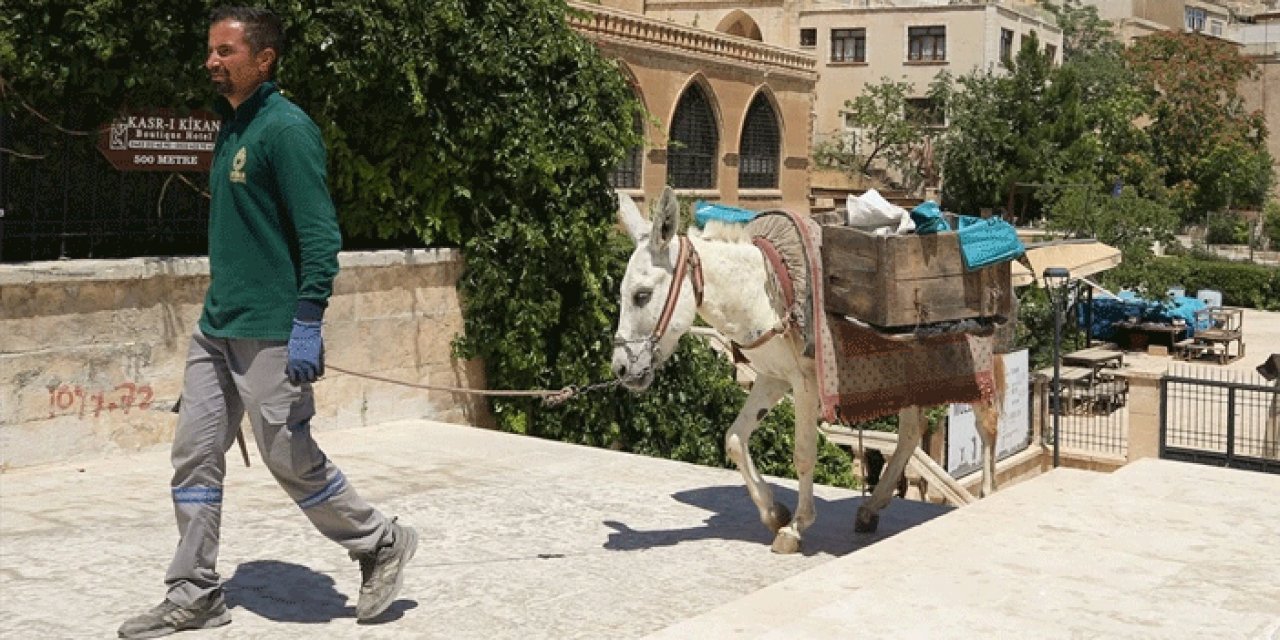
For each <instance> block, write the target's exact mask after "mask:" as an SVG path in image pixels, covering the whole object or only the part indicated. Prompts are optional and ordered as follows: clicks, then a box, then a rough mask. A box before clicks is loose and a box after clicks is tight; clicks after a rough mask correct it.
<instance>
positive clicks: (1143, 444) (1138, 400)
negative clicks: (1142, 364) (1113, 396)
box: [1125, 372, 1162, 462]
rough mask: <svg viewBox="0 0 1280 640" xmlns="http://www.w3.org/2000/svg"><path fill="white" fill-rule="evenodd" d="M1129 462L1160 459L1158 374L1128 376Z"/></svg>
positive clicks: (1135, 373) (1129, 374) (1130, 374)
mask: <svg viewBox="0 0 1280 640" xmlns="http://www.w3.org/2000/svg"><path fill="white" fill-rule="evenodd" d="M1125 377H1126V378H1127V379H1128V380H1129V462H1133V461H1134V460H1139V459H1142V458H1158V457H1160V378H1161V377H1162V376H1161V374H1158V373H1138V372H1133V373H1128V374H1125Z"/></svg>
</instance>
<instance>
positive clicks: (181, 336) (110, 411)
mask: <svg viewBox="0 0 1280 640" xmlns="http://www.w3.org/2000/svg"><path fill="white" fill-rule="evenodd" d="M340 263H341V266H342V270H341V272H340V274H339V275H338V278H337V280H336V281H335V283H334V295H333V298H332V299H331V300H330V305H329V311H328V312H327V314H326V316H325V342H326V362H327V363H328V364H331V365H337V366H340V367H343V368H345V369H349V370H353V371H357V372H364V373H372V374H376V375H379V376H383V377H387V378H393V379H397V380H405V381H409V382H414V383H420V384H431V385H449V386H459V387H470V388H483V387H484V379H483V367H482V366H480V365H479V363H477V362H463V361H458V360H455V359H453V358H452V357H451V356H450V341H451V340H452V339H453V337H454V336H456V335H458V334H459V332H461V331H462V317H461V310H460V306H459V301H458V294H457V292H456V289H455V287H454V285H455V284H456V282H457V279H458V276H459V274H460V272H461V266H462V260H461V256H460V254H459V253H458V252H456V251H453V250H414V251H381V252H359V253H356V252H353V253H343V254H342V255H341V257H340ZM208 274H209V271H208V261H207V260H206V259H205V258H135V259H130V260H109V261H108V260H75V261H66V262H43V263H26V264H18V265H3V266H0V471H3V470H5V469H12V468H16V467H24V466H30V465H35V464H41V463H47V462H55V461H67V460H74V459H76V458H83V457H99V456H102V455H104V454H109V453H113V452H118V451H124V450H136V449H139V448H143V447H148V446H152V445H156V444H159V443H164V442H168V441H170V440H171V439H172V436H173V429H174V426H175V422H176V420H175V416H174V414H173V413H172V412H171V409H172V407H173V405H174V403H175V401H176V400H177V399H178V396H179V393H180V391H181V387H182V370H183V363H184V362H185V356H186V352H187V347H188V342H189V337H190V335H191V333H192V331H194V330H195V327H196V321H197V320H198V319H199V316H200V309H201V305H202V303H203V299H204V292H205V289H206V287H207V286H208V279H209V277H208ZM316 400H317V415H316V418H315V419H314V421H313V426H314V427H315V428H316V429H318V430H323V429H330V428H349V427H360V426H365V425H369V424H375V423H378V422H385V421H388V420H396V419H403V418H429V419H433V420H440V421H445V422H459V423H470V424H480V425H485V426H488V425H489V424H490V423H491V420H490V418H489V417H488V415H487V413H486V412H485V406H486V405H485V404H484V403H483V401H477V400H475V399H473V397H472V396H464V395H457V394H451V393H448V392H435V391H432V392H428V391H423V390H419V389H413V388H408V387H402V386H396V385H389V384H386V383H380V382H374V381H369V380H365V379H361V378H357V377H355V376H351V375H346V374H341V373H337V372H334V371H332V370H331V371H329V372H328V374H327V375H326V376H325V377H324V379H323V380H322V381H320V382H318V383H317V384H316ZM246 429H247V426H246Z"/></svg>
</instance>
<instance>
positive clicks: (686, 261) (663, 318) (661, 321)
mask: <svg viewBox="0 0 1280 640" xmlns="http://www.w3.org/2000/svg"><path fill="white" fill-rule="evenodd" d="M678 237H679V238H680V253H679V254H678V255H677V256H676V268H675V272H674V273H673V274H672V275H671V288H670V289H667V299H666V302H664V303H663V305H662V315H659V316H658V324H657V325H655V326H654V327H653V333H651V334H649V335H648V336H646V337H644V338H642V339H640V340H626V339H624V338H619V337H614V339H613V346H615V347H622V348H623V349H624V350H625V351H626V352H627V360H629V361H630V362H631V363H633V364H634V363H635V362H636V354H635V353H634V352H632V351H631V344H632V343H635V342H639V343H641V345H642V347H646V346H647V347H648V348H650V349H654V350H656V349H657V348H658V342H659V341H660V340H662V336H664V335H666V333H667V327H668V326H669V325H670V324H671V316H672V315H674V314H675V311H676V303H677V302H678V301H679V300H680V289H681V286H680V285H682V284H683V283H684V277H685V275H686V274H690V275H691V279H692V282H693V299H694V302H696V303H697V304H698V306H699V307H701V306H702V289H703V280H702V259H701V258H699V257H698V251H697V249H694V247H693V243H692V242H690V241H689V239H688V238H686V237H685V236H678Z"/></svg>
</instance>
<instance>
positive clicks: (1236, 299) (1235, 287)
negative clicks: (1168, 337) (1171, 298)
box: [1103, 255, 1280, 311]
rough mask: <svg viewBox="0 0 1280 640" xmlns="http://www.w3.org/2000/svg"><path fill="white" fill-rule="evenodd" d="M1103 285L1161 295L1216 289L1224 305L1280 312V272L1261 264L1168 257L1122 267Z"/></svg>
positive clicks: (1191, 257) (1195, 257)
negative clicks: (1171, 290)
mask: <svg viewBox="0 0 1280 640" xmlns="http://www.w3.org/2000/svg"><path fill="white" fill-rule="evenodd" d="M1103 282H1104V283H1105V284H1107V286H1111V287H1121V286H1127V287H1134V288H1136V287H1142V288H1144V289H1145V290H1146V291H1148V292H1152V291H1155V292H1160V293H1161V295H1162V294H1163V292H1164V291H1165V290H1167V288H1168V287H1169V286H1170V285H1173V284H1181V285H1183V286H1184V287H1185V288H1186V290H1187V292H1188V293H1191V292H1195V291H1198V290H1200V289H1214V290H1217V291H1221V292H1222V303H1223V304H1224V305H1227V306H1233V307H1249V308H1253V309H1262V310H1266V311H1280V269H1276V268H1275V267H1268V266H1264V265H1258V264H1249V263H1242V262H1230V261H1227V260H1222V259H1214V258H1211V257H1206V256H1202V255H1187V256H1176V257H1167V258H1159V259H1156V260H1153V261H1151V262H1148V263H1145V264H1142V265H1140V266H1133V265H1124V264H1122V265H1120V267H1118V268H1116V269H1114V270H1112V271H1110V272H1108V273H1107V274H1106V275H1105V276H1104V279H1103ZM1147 297H1152V296H1151V295H1150V294H1148V296H1147Z"/></svg>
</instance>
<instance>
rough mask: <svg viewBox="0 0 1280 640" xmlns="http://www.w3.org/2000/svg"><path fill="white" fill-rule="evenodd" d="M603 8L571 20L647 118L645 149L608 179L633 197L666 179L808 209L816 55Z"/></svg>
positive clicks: (635, 5) (699, 192)
mask: <svg viewBox="0 0 1280 640" xmlns="http://www.w3.org/2000/svg"><path fill="white" fill-rule="evenodd" d="M605 4H606V5H615V6H602V5H593V4H579V3H574V4H573V5H572V6H573V8H574V9H577V10H579V11H580V13H578V14H577V15H576V16H574V17H572V18H571V21H572V23H573V25H574V27H575V28H576V29H577V30H578V31H579V32H580V33H583V34H584V35H586V36H587V37H588V38H589V39H591V40H592V41H594V42H595V43H596V44H597V45H598V46H599V47H600V49H601V51H603V52H604V53H605V54H606V55H609V56H611V57H613V58H616V59H617V60H618V61H619V63H620V65H621V67H622V70H623V72H624V73H625V74H626V75H627V77H628V78H629V79H630V81H631V85H632V88H633V90H634V91H635V94H636V96H637V98H639V100H640V102H641V103H642V104H643V105H644V107H645V109H646V110H647V112H648V113H649V115H650V118H649V119H648V120H646V121H643V122H637V123H636V126H637V128H641V129H642V130H643V131H644V134H645V135H644V138H645V144H644V147H643V148H637V149H634V150H632V153H631V154H630V156H629V157H628V158H627V159H626V160H625V161H624V162H623V163H622V165H621V166H620V167H619V168H618V170H617V171H615V174H614V184H615V185H616V186H618V187H619V188H620V189H623V190H625V191H627V192H628V193H630V194H631V195H632V196H633V197H636V198H638V199H643V198H644V197H645V196H649V197H653V196H656V195H657V193H658V192H660V191H661V190H662V188H663V185H666V184H670V185H672V186H673V187H675V188H676V189H677V192H678V193H679V194H681V195H685V196H690V197H696V198H700V199H703V200H708V201H720V202H725V203H729V204H738V205H742V206H746V207H749V208H752V209H764V208H769V207H779V206H783V207H788V208H795V209H800V210H807V207H808V192H809V176H808V166H809V159H808V158H809V148H810V140H811V138H812V127H811V121H810V114H811V113H812V110H813V106H812V105H813V94H814V85H815V82H816V80H817V73H816V70H815V61H814V58H813V56H812V55H811V54H808V53H805V52H801V51H798V50H795V49H790V48H787V47H783V46H778V45H774V44H766V43H763V42H760V41H758V40H756V39H752V38H749V37H744V36H743V35H734V34H731V33H728V32H721V33H717V32H714V31H708V30H704V29H699V28H697V27H693V26H687V25H681V24H677V23H674V22H671V21H667V20H662V19H659V18H655V17H652V16H646V15H641V14H640V13H638V12H636V10H637V9H643V7H641V6H640V5H642V4H643V3H641V2H608V3H605ZM628 9H630V10H628ZM733 29H734V27H733V25H730V30H733ZM746 35H754V34H746Z"/></svg>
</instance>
